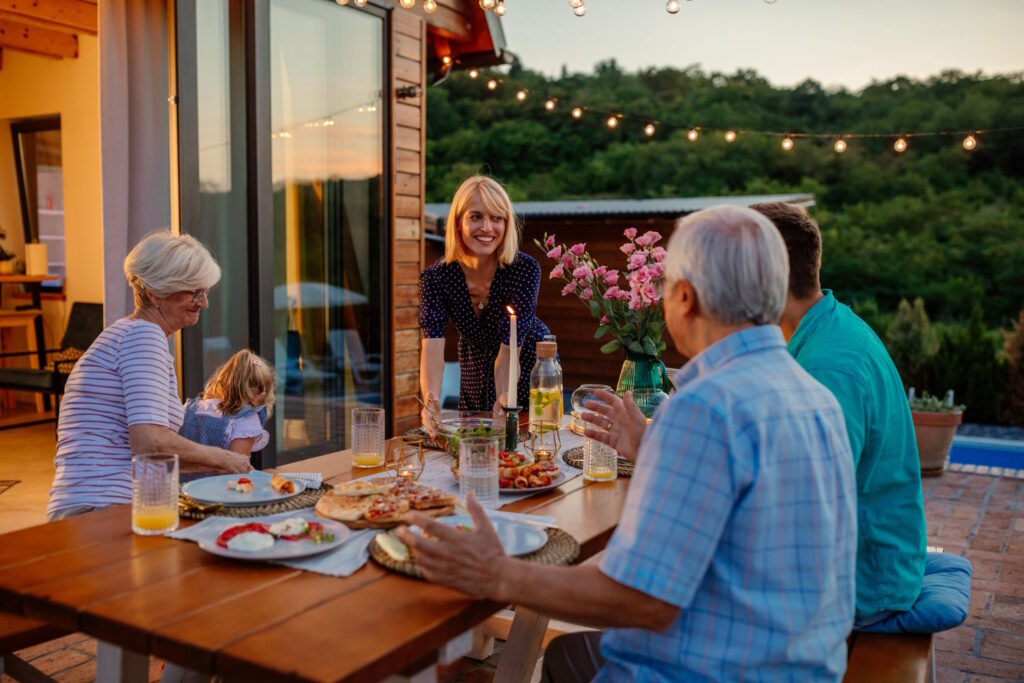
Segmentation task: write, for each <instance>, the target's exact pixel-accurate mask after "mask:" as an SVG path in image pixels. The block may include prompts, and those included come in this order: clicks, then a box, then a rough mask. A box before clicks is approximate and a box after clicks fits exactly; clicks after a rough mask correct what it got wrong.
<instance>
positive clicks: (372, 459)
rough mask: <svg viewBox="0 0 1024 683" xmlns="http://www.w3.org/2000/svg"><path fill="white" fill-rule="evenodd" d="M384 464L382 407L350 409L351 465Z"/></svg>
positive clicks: (369, 465) (370, 465)
mask: <svg viewBox="0 0 1024 683" xmlns="http://www.w3.org/2000/svg"><path fill="white" fill-rule="evenodd" d="M383 464H384V409H383V408H353V409H352V465H353V466H354V467H380V466H382V465H383Z"/></svg>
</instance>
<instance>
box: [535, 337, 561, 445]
mask: <svg viewBox="0 0 1024 683" xmlns="http://www.w3.org/2000/svg"><path fill="white" fill-rule="evenodd" d="M557 353H558V346H557V344H556V343H555V342H553V341H539V342H537V362H536V363H535V364H534V366H533V371H532V372H531V373H530V431H531V432H533V433H535V432H536V429H539V428H540V427H541V423H544V424H545V425H558V424H559V423H560V422H561V420H562V366H561V365H559V364H558V358H557V357H556V355H557ZM548 428H549V429H550V427H548ZM556 429H557V427H556Z"/></svg>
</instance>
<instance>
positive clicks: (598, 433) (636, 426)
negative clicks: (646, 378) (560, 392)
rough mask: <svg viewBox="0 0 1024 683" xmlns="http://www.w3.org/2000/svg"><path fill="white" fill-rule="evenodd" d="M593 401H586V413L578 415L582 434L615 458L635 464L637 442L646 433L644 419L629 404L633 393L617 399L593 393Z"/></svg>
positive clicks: (638, 444)
mask: <svg viewBox="0 0 1024 683" xmlns="http://www.w3.org/2000/svg"><path fill="white" fill-rule="evenodd" d="M594 396H596V397H597V398H598V399H600V400H597V401H587V402H586V403H584V404H583V407H584V408H586V409H587V410H586V411H585V412H584V413H583V414H582V415H581V417H582V418H583V421H584V422H586V423H587V426H586V428H585V430H584V434H586V436H587V437H589V438H591V439H594V440H595V441H600V442H601V443H605V444H608V445H609V446H611V447H612V448H614V449H615V450H616V451H618V453H619V455H621V456H622V457H624V458H628V459H629V460H632V461H633V462H636V456H637V453H638V452H639V450H640V442H641V441H642V440H643V438H644V432H645V431H646V430H647V418H646V417H644V414H643V413H641V412H640V409H639V408H637V407H636V404H635V403H633V392H631V391H627V392H626V394H625V395H624V396H623V397H622V398H619V397H618V396H616V395H615V394H612V393H609V392H607V391H602V390H600V389H599V390H597V391H595V392H594Z"/></svg>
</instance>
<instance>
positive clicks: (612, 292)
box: [604, 285, 619, 299]
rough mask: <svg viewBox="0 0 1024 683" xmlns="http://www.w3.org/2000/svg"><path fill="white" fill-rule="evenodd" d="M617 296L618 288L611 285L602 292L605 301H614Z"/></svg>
mask: <svg viewBox="0 0 1024 683" xmlns="http://www.w3.org/2000/svg"><path fill="white" fill-rule="evenodd" d="M618 295H619V288H618V287H616V286H615V285H612V286H611V287H609V288H608V289H606V290H604V296H605V298H606V299H614V298H616V297H617V296H618Z"/></svg>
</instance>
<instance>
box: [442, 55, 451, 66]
mask: <svg viewBox="0 0 1024 683" xmlns="http://www.w3.org/2000/svg"><path fill="white" fill-rule="evenodd" d="M441 62H442V63H443V64H444V65H445V66H449V65H450V64H451V63H452V58H451V55H445V56H444V57H441Z"/></svg>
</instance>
